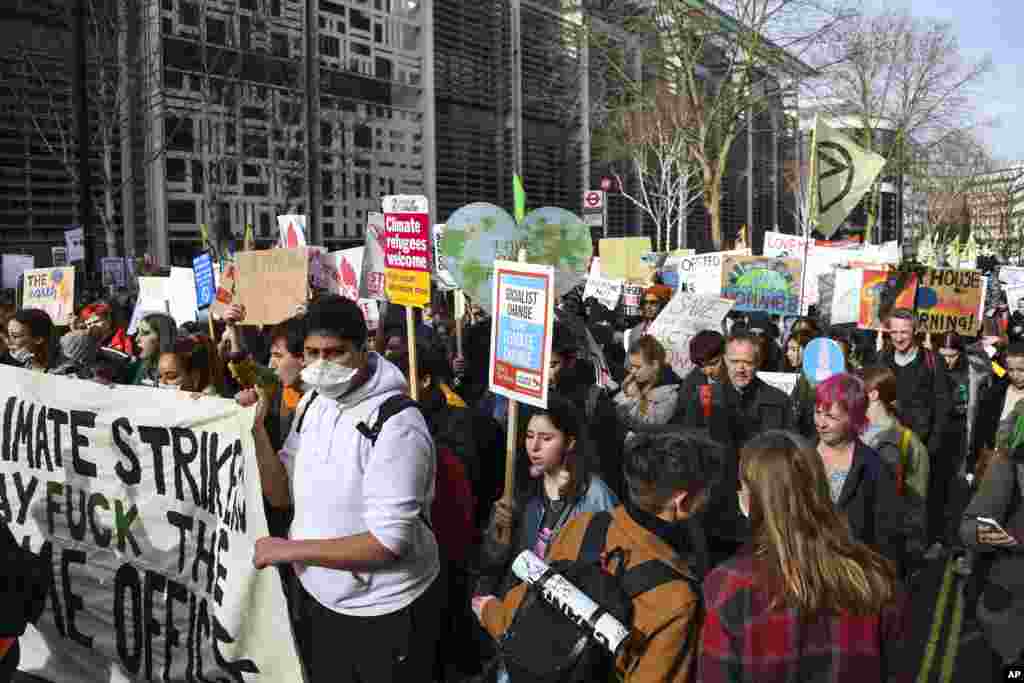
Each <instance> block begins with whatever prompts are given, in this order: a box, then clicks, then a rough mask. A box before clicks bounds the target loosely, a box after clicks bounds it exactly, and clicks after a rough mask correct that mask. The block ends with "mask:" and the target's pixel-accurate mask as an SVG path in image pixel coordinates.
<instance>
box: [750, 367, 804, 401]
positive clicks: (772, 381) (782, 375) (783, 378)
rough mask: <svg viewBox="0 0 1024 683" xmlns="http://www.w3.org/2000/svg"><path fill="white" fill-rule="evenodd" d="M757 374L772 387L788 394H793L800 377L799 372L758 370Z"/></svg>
mask: <svg viewBox="0 0 1024 683" xmlns="http://www.w3.org/2000/svg"><path fill="white" fill-rule="evenodd" d="M757 376H758V377H760V378H761V381H762V382H764V383H765V384H767V385H768V386H770V387H775V388H776V389H778V390H779V391H781V392H782V393H784V394H785V395H786V396H792V395H793V390H794V389H795V388H796V382H797V380H798V379H800V373H798V372H758V373H757Z"/></svg>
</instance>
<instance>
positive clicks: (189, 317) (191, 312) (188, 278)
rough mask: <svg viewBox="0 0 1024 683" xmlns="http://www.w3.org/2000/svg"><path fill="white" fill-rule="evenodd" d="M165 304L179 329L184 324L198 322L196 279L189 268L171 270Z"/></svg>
mask: <svg viewBox="0 0 1024 683" xmlns="http://www.w3.org/2000/svg"><path fill="white" fill-rule="evenodd" d="M167 302H168V304H169V306H170V310H171V317H172V318H174V322H176V323H178V326H179V327H180V326H181V325H182V324H184V323H186V322H194V321H196V320H198V319H199V318H198V317H197V310H198V308H199V303H198V296H197V294H196V278H195V275H194V274H193V272H192V269H191V268H178V267H174V268H171V277H170V279H169V282H168V284H167Z"/></svg>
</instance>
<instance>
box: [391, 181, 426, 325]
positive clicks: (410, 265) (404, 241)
mask: <svg viewBox="0 0 1024 683" xmlns="http://www.w3.org/2000/svg"><path fill="white" fill-rule="evenodd" d="M430 247H431V238H430V213H429V211H428V206H427V198H426V197H421V196H418V195H412V196H404V195H392V196H388V197H384V272H385V275H384V286H385V289H386V291H387V295H388V301H389V302H391V303H393V304H398V305H400V306H412V307H415V308H423V307H424V306H426V305H427V304H429V303H430V270H431V268H430Z"/></svg>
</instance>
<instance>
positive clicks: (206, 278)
mask: <svg viewBox="0 0 1024 683" xmlns="http://www.w3.org/2000/svg"><path fill="white" fill-rule="evenodd" d="M192 275H193V276H194V277H195V279H196V304H197V306H198V308H199V310H200V311H201V310H203V309H204V308H209V306H210V304H212V303H213V297H214V295H215V294H216V292H217V287H216V286H215V284H214V281H213V261H212V260H211V259H210V255H209V254H200V255H199V256H196V257H195V258H194V259H192Z"/></svg>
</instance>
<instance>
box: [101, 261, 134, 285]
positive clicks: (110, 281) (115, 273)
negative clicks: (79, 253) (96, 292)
mask: <svg viewBox="0 0 1024 683" xmlns="http://www.w3.org/2000/svg"><path fill="white" fill-rule="evenodd" d="M100 269H101V272H102V273H103V286H104V287H124V286H125V282H126V280H127V274H126V273H125V269H124V259H123V258H121V257H119V256H104V257H103V258H102V259H100Z"/></svg>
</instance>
